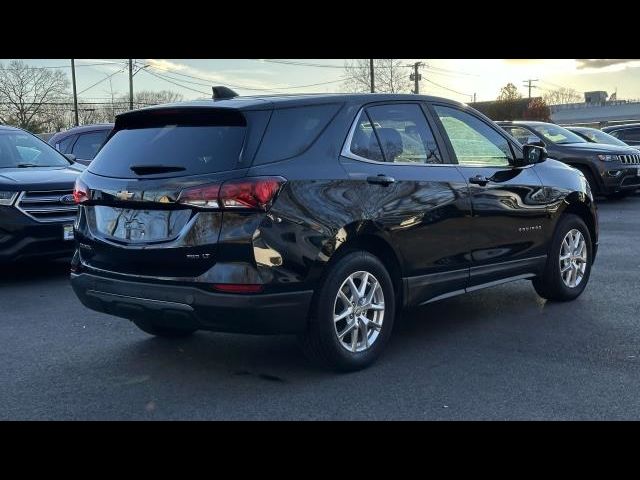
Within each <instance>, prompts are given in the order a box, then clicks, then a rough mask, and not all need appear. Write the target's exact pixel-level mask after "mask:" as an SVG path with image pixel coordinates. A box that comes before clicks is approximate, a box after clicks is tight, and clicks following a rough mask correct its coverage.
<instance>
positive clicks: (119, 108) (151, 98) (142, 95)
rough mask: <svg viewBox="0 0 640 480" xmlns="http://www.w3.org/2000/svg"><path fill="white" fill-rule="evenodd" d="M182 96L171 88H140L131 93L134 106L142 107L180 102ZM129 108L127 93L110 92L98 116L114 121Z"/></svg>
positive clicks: (104, 120) (104, 119) (107, 120)
mask: <svg viewBox="0 0 640 480" xmlns="http://www.w3.org/2000/svg"><path fill="white" fill-rule="evenodd" d="M183 98H184V97H183V96H182V94H180V93H178V92H174V91H171V90H160V91H157V92H154V91H151V90H140V91H138V92H135V93H134V95H133V106H134V108H142V107H147V106H150V105H159V104H162V103H172V102H180V101H182V99H183ZM128 110H129V94H122V95H118V96H114V94H113V92H112V93H111V102H110V103H109V104H107V105H104V106H103V107H102V108H100V109H99V113H98V116H99V118H100V120H99V121H101V122H114V121H115V118H116V115H118V114H120V113H123V112H126V111H128Z"/></svg>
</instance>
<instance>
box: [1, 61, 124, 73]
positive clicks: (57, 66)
mask: <svg viewBox="0 0 640 480" xmlns="http://www.w3.org/2000/svg"><path fill="white" fill-rule="evenodd" d="M99 65H121V62H102V63H76V67H96V66H99ZM54 68H71V65H56V66H44V67H24V68H0V70H3V71H12V72H17V71H20V70H47V69H54Z"/></svg>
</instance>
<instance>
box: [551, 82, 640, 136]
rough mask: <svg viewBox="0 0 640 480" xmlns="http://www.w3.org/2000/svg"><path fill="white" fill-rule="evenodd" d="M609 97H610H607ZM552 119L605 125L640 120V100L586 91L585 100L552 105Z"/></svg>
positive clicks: (560, 123)
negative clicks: (619, 98) (620, 98)
mask: <svg viewBox="0 0 640 480" xmlns="http://www.w3.org/2000/svg"><path fill="white" fill-rule="evenodd" d="M607 98H608V99H607ZM549 108H550V109H551V120H552V121H553V122H554V123H557V124H559V125H584V126H590V127H596V128H600V127H604V126H606V125H616V124H620V123H635V122H640V101H639V100H618V99H617V94H616V93H614V94H613V95H611V96H610V97H609V96H608V95H607V92H604V91H595V92H585V93H584V102H581V103H568V104H566V105H550V106H549Z"/></svg>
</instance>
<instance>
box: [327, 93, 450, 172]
mask: <svg viewBox="0 0 640 480" xmlns="http://www.w3.org/2000/svg"><path fill="white" fill-rule="evenodd" d="M397 104H398V105H418V104H416V103H410V102H407V103H405V102H398V103H397ZM418 107H419V105H418ZM365 108H366V107H360V110H358V113H357V115H356V118H355V120H353V122H352V124H351V128H350V129H349V133H348V135H347V138H346V140H345V141H344V144H343V145H342V150H341V151H340V155H341V156H342V157H346V158H350V159H352V160H357V161H359V162H365V163H372V164H374V165H394V166H396V165H397V166H411V167H451V166H456V165H457V163H416V162H378V161H377V160H370V159H368V158H364V157H361V156H360V155H357V154H355V153H353V152H352V151H351V141H352V140H353V135H354V134H355V132H356V128H357V126H358V121H359V120H360V117H361V116H362V114H363V113H364V109H365ZM425 121H426V118H425ZM427 126H428V127H429V128H431V126H430V125H429V123H428V122H427ZM434 137H435V136H434ZM434 139H435V138H434ZM436 145H437V142H436ZM439 149H440V145H438V150H439ZM383 154H384V152H383ZM440 155H442V153H440Z"/></svg>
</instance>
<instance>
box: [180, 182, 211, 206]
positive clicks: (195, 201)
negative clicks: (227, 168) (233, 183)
mask: <svg viewBox="0 0 640 480" xmlns="http://www.w3.org/2000/svg"><path fill="white" fill-rule="evenodd" d="M219 194H220V185H219V184H212V185H204V186H200V187H196V188H189V189H187V190H183V191H182V192H181V193H180V196H179V197H178V203H184V204H186V205H192V206H194V207H201V208H218V207H219V206H220V204H219V203H218V195H219Z"/></svg>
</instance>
